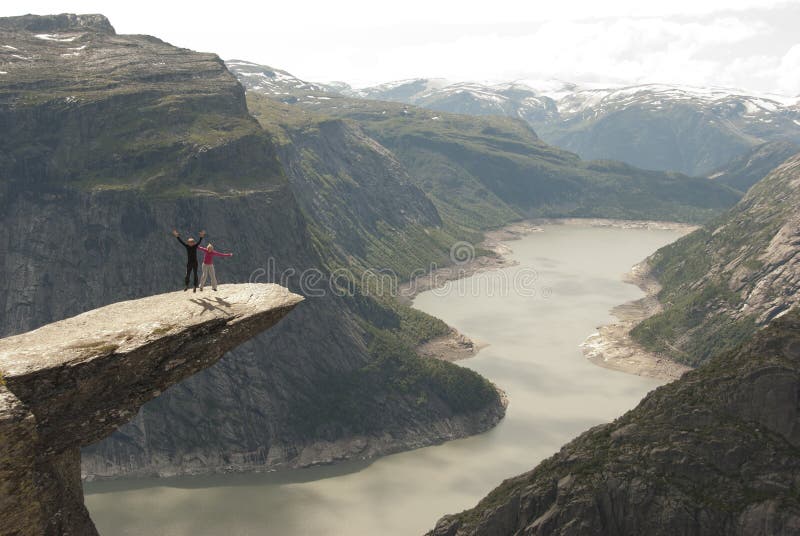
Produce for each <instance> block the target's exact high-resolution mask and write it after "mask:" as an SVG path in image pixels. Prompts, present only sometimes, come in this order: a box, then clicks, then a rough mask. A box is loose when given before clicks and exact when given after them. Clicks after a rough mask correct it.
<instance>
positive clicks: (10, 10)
mask: <svg viewBox="0 0 800 536" xmlns="http://www.w3.org/2000/svg"><path fill="white" fill-rule="evenodd" d="M799 5H800V2H798V0H793V1H785V0H703V1H698V0H670V1H669V2H642V1H641V0H605V1H603V2H597V1H596V0H595V1H575V0H559V1H556V2H532V1H529V2H522V1H520V0H492V1H491V2H488V1H486V0H481V1H476V0H459V1H453V0H447V1H442V0H439V1H431V0H405V1H403V2H392V3H387V2H376V1H375V0H369V1H364V0H339V1H336V2H331V1H328V0H326V1H318V0H305V1H304V2H264V3H261V4H255V3H252V2H244V1H243V0H229V1H228V2H225V3H224V4H220V3H219V2H211V1H209V0H198V1H194V2H161V1H160V2H155V1H152V0H140V1H139V2H136V3H130V2H113V3H111V2H107V1H103V0H71V2H70V3H69V6H68V9H69V10H70V11H73V12H103V13H105V14H106V15H108V16H109V17H110V18H111V22H112V24H114V25H115V27H116V28H117V30H118V31H120V32H121V33H147V34H151V35H156V36H158V37H161V38H162V39H165V40H166V41H169V42H171V43H174V44H176V45H179V46H185V47H189V48H194V49H197V50H205V51H214V52H217V53H218V54H220V55H221V56H222V57H224V58H233V57H237V58H243V59H249V60H252V61H257V62H262V63H266V64H270V65H273V66H275V67H280V68H283V69H287V70H289V71H290V72H292V73H294V74H296V75H298V76H301V77H303V78H306V79H310V80H320V81H325V80H345V81H348V82H351V83H355V84H358V85H364V84H370V83H377V82H383V81H386V80H393V79H399V78H410V77H416V76H428V77H446V78H449V79H453V80H465V79H478V80H502V79H509V78H526V77H537V78H546V77H561V78H565V79H569V80H576V79H577V80H578V81H580V80H582V79H583V80H596V81H600V80H604V79H605V80H608V81H618V82H619V81H627V82H643V81H658V82H676V83H691V84H718V85H719V84H726V85H735V86H741V87H745V88H750V87H752V88H753V89H760V90H773V91H776V90H781V91H793V92H796V91H798V90H800V88H798V84H797V78H796V75H795V74H794V73H796V72H798V69H797V63H796V62H797V55H798V52H792V50H794V49H793V48H792V49H791V50H789V49H787V44H789V43H791V44H794V43H799V42H800V40H799V39H797V38H795V37H794V35H795V33H796V29H795V28H794V27H792V26H789V28H790V29H788V30H787V29H786V28H783V29H781V30H780V31H782V32H784V34H783V35H784V39H783V44H782V45H781V47H782V48H780V50H778V48H776V47H777V45H775V46H774V47H772V48H771V49H769V50H763V48H764V46H763V41H767V42H769V41H771V40H772V39H771V38H772V36H773V35H774V33H775V32H777V31H778V30H777V29H776V28H774V27H771V26H770V25H771V24H772V23H768V22H765V21H764V20H762V18H759V16H756V15H758V14H759V13H760V14H764V13H768V12H769V13H773V12H780V10H784V11H786V10H789V11H786V12H787V13H790V14H793V15H794V17H795V18H796V17H797V15H798V13H800V11H798V10H797V6H799ZM64 9H65V6H64V3H63V0H26V1H25V2H22V1H14V0H7V1H5V2H3V3H2V5H0V14H2V15H12V14H20V13H24V12H35V13H52V12H62V11H64ZM770 10H773V11H770ZM775 10H777V11H775ZM754 14H755V15H754ZM774 18H775V17H774V16H773V19H774ZM784 18H787V19H788V18H791V17H784ZM759 36H760V37H759ZM757 37H758V38H760V39H761V40H762V49H760V50H759V51H758V54H756V53H752V52H749V51H748V49H747V43H748V42H749V41H748V40H751V39H754V38H757ZM775 41H776V42H777V40H775ZM789 46H791V45H789ZM733 47H738V48H736V50H737V53H736V57H731V54H727V55H726V52H725V51H726V49H733ZM790 70H791V72H790Z"/></svg>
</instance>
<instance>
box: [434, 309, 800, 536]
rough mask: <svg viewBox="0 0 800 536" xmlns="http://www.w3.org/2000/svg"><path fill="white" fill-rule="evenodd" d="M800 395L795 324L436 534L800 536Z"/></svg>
mask: <svg viewBox="0 0 800 536" xmlns="http://www.w3.org/2000/svg"><path fill="white" fill-rule="evenodd" d="M798 392H800V314H798V313H796V312H795V313H790V314H788V315H786V316H785V317H784V318H781V319H780V320H777V321H775V322H774V323H773V324H772V325H770V326H769V327H768V328H767V329H765V330H763V331H761V332H759V333H758V334H757V335H756V336H755V337H753V338H752V340H750V341H748V342H747V343H745V344H743V345H742V346H740V347H738V348H736V349H734V350H732V351H730V352H727V353H725V354H720V355H718V356H717V357H715V358H713V359H712V360H711V361H710V362H709V363H707V364H706V365H704V366H703V367H701V368H699V369H697V370H694V371H691V372H688V373H687V374H685V375H684V376H683V377H682V378H681V379H679V380H676V381H675V382H673V383H671V384H668V385H666V386H663V387H661V388H659V389H657V390H655V391H653V392H652V393H650V394H649V395H647V396H646V397H645V398H644V399H643V400H642V402H641V403H640V404H639V405H638V406H637V407H636V408H635V409H633V410H631V411H629V412H628V413H626V414H625V415H623V416H622V417H620V418H619V419H617V420H616V421H614V422H613V423H610V424H605V425H600V426H597V427H595V428H592V429H591V430H589V431H587V432H585V433H584V434H583V435H581V436H580V437H578V438H577V439H575V440H573V441H572V442H570V443H568V444H567V445H565V446H564V447H563V448H562V449H561V451H559V452H558V453H557V454H556V455H554V456H553V457H551V458H549V459H547V460H545V461H544V462H542V463H541V464H539V466H538V467H536V468H535V469H533V470H532V471H530V472H529V473H526V474H523V475H520V476H517V477H514V478H511V479H509V480H506V481H505V482H503V483H502V484H501V485H500V486H499V487H497V488H496V489H495V490H494V491H492V492H491V493H490V494H489V495H488V496H487V497H485V498H484V499H483V500H482V501H481V502H480V503H479V504H478V505H477V506H476V507H475V508H473V509H471V510H467V511H465V512H462V513H461V514H457V515H452V516H447V517H444V518H443V519H441V520H440V521H439V522H438V524H437V525H436V528H435V529H434V530H433V531H431V532H430V533H429V534H430V535H431V536H466V535H487V536H488V535H492V536H502V535H512V534H513V535H523V534H524V535H551V536H552V535H559V536H567V535H570V536H571V535H586V536H589V535H618V536H623V535H631V536H633V535H639V534H648V535H654V536H659V535H664V536H667V535H669V536H680V535H701V534H737V535H748V536H779V535H787V536H788V535H790V534H798V532H800V500H799V499H798V494H797V485H798V484H797V483H798V479H800V456H799V455H798V453H800V412H799V411H798Z"/></svg>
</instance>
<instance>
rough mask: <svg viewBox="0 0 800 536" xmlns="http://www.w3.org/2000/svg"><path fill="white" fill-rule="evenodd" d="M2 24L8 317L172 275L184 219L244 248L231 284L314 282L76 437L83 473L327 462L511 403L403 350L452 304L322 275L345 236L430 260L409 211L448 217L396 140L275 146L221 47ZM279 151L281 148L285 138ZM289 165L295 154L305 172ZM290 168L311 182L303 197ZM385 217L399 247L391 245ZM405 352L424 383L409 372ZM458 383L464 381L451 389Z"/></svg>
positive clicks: (471, 423)
mask: <svg viewBox="0 0 800 536" xmlns="http://www.w3.org/2000/svg"><path fill="white" fill-rule="evenodd" d="M0 37H1V38H2V40H1V41H0V42H1V43H2V44H3V45H8V47H13V49H15V50H13V49H12V48H8V47H0V62H3V63H2V64H3V67H2V68H0V70H2V71H4V72H5V74H2V75H0V125H2V128H3V132H5V133H8V135H6V136H3V137H2V139H0V228H2V229H3V231H4V232H3V233H1V234H0V335H11V334H15V333H20V332H23V331H27V330H30V329H33V328H36V327H39V326H41V325H43V324H46V323H49V322H53V321H57V320H60V319H63V318H66V317H68V316H72V315H75V314H77V313H79V312H81V311H83V310H86V309H90V308H95V307H101V306H104V305H107V304H109V303H113V302H116V301H119V300H124V299H135V298H141V297H144V296H148V295H152V294H156V293H162V292H167V291H169V290H171V289H175V288H180V287H181V286H182V278H183V274H182V264H183V263H184V262H185V257H183V255H184V253H183V251H182V249H181V248H180V246H178V244H177V243H176V241H175V240H174V239H173V238H172V237H171V236H170V235H169V231H170V230H171V229H172V228H173V227H177V228H179V229H180V230H181V231H182V232H184V233H196V232H197V231H198V230H199V229H200V228H201V227H204V228H206V229H207V230H208V232H209V235H208V239H209V240H210V241H212V242H213V243H214V244H215V245H216V246H217V247H218V248H220V249H223V250H233V251H234V252H235V254H236V255H235V257H234V258H232V259H225V260H224V263H222V262H221V263H220V266H218V274H219V276H220V278H221V280H222V281H223V282H230V281H237V282H246V281H250V280H254V281H260V282H281V283H282V284H284V285H285V286H287V287H289V288H290V289H291V290H292V291H294V292H304V293H309V292H313V294H314V296H313V298H312V299H309V300H307V301H306V302H305V303H304V304H303V305H301V306H300V307H298V310H297V311H296V312H295V314H293V315H291V317H289V318H287V320H286V322H282V323H281V324H280V325H279V326H277V327H276V328H275V329H273V330H270V331H268V332H266V333H264V334H262V335H260V336H258V337H255V338H254V339H253V340H252V341H250V342H248V343H246V344H244V345H242V346H240V347H239V348H237V349H235V350H234V351H233V352H232V355H233V357H232V358H231V359H228V360H223V361H221V362H220V363H218V364H217V365H215V366H214V367H211V368H209V369H208V370H206V371H204V372H202V373H200V374H197V375H196V376H195V377H193V378H190V379H188V380H187V381H186V382H184V383H182V384H181V385H179V386H176V387H174V388H173V389H170V390H169V391H167V392H166V393H164V395H163V396H162V397H159V398H158V399H156V400H154V401H152V402H150V403H148V404H146V405H145V406H144V407H143V408H142V409H141V410H140V412H139V413H138V415H136V417H135V418H134V419H133V420H132V422H130V423H129V424H127V425H125V426H123V427H122V428H121V429H120V430H118V431H117V432H115V433H114V434H112V436H111V437H110V438H107V439H106V440H104V441H102V442H101V443H98V444H94V445H92V446H90V447H88V448H86V449H84V451H83V474H84V476H86V477H93V476H120V475H153V474H159V475H173V474H182V473H197V472H208V471H235V470H247V469H251V468H258V469H264V468H278V467H295V466H303V465H309V464H314V463H326V462H331V461H335V460H339V459H344V458H347V457H350V456H358V457H368V456H374V455H378V454H383V453H387V452H393V451H396V450H399V449H402V448H411V447H416V446H421V445H426V444H431V443H435V442H440V441H443V440H446V439H450V438H454V437H462V436H464V435H467V434H469V433H475V432H478V431H483V430H485V429H487V428H488V427H490V426H492V425H493V424H494V423H496V422H497V421H498V420H499V419H500V418H501V417H502V414H503V406H502V403H501V400H500V397H499V396H498V395H497V393H495V392H494V391H493V390H492V389H491V386H489V385H488V382H485V380H483V379H481V378H480V377H479V376H478V375H477V374H475V373H473V372H471V371H468V370H466V369H463V368H461V367H457V366H447V367H441V366H439V365H438V364H436V363H427V362H424V361H420V360H419V359H418V358H417V357H416V356H414V355H413V354H409V353H408V350H409V348H410V347H412V346H413V344H414V343H415V342H416V340H417V339H418V338H420V337H423V338H424V337H429V336H430V335H431V334H430V333H428V332H427V331H426V330H428V329H429V328H430V326H433V327H434V328H436V327H437V326H439V324H441V323H439V324H437V323H436V322H435V321H431V319H430V318H429V317H427V318H424V319H420V317H418V316H413V315H412V314H411V313H409V311H408V310H406V309H404V310H397V309H396V308H393V307H392V306H391V303H388V302H387V303H378V302H377V301H376V300H374V299H372V298H370V297H369V296H364V295H361V294H359V295H354V296H349V295H345V296H339V295H334V294H333V293H332V292H331V286H330V273H331V267H330V266H329V259H330V258H332V257H333V255H329V254H330V253H331V252H336V253H337V258H339V259H344V260H345V261H349V259H351V258H354V255H351V254H350V253H351V252H350V251H349V249H350V248H352V249H353V253H357V251H356V246H358V247H361V245H363V246H364V247H362V249H363V250H364V251H369V248H370V247H372V246H374V245H375V244H380V246H379V247H378V248H376V249H380V250H381V251H393V255H394V258H402V257H404V256H406V257H407V258H408V259H415V258H423V257H422V256H417V257H415V254H416V252H417V251H418V250H417V249H415V247H416V246H415V243H414V242H415V241H413V240H411V239H409V237H407V236H406V235H405V231H404V229H405V228H406V226H407V225H409V224H413V225H415V226H416V229H418V230H419V231H420V233H421V232H422V230H423V228H424V230H428V229H432V231H433V232H436V231H435V226H436V225H437V222H438V221H439V218H438V214H437V212H436V210H435V208H433V207H432V205H431V203H430V202H429V201H428V200H427V199H426V198H425V197H424V195H423V194H422V193H421V192H420V191H419V190H418V189H417V188H416V187H414V186H413V185H408V184H405V185H404V184H401V183H400V182H401V181H402V180H403V178H404V177H403V174H402V173H399V172H396V171H392V170H391V169H389V168H386V169H382V168H383V167H384V166H390V165H391V162H392V160H391V158H389V157H388V156H387V155H386V154H385V151H384V150H383V149H381V148H380V147H372V148H370V146H369V144H371V143H373V144H374V142H371V141H370V140H368V139H366V138H365V137H364V136H363V135H359V134H358V132H357V131H353V134H352V135H350V134H349V131H348V130H347V129H344V128H340V125H335V124H334V125H332V126H333V127H334V128H332V129H330V130H325V132H324V135H319V133H314V132H311V133H309V135H307V136H305V137H303V138H302V139H301V138H300V137H299V134H298V138H297V139H296V140H292V141H297V143H298V144H299V145H301V146H302V147H303V149H304V150H303V151H302V153H300V152H299V151H294V152H295V153H298V154H300V156H302V154H307V153H308V154H312V155H319V158H320V159H321V160H323V162H322V164H326V163H328V164H330V166H329V167H328V168H325V167H324V166H322V165H321V164H320V162H319V161H317V160H315V158H316V156H313V157H302V158H300V157H298V158H297V159H293V160H291V161H288V158H287V162H286V163H285V164H284V163H282V162H280V161H279V159H278V156H279V155H278V154H277V150H276V143H275V140H276V138H277V137H278V136H280V133H279V132H277V131H275V132H267V131H265V130H264V129H263V128H261V126H260V125H259V124H258V122H257V121H256V120H255V119H254V118H253V117H251V116H250V114H249V113H248V108H247V104H246V102H245V98H244V90H243V89H242V87H241V85H239V83H238V82H237V81H236V79H235V77H234V76H233V75H231V74H230V73H229V72H228V71H227V70H226V69H225V66H224V64H223V63H222V62H221V61H220V59H219V58H218V57H217V56H215V55H213V54H202V53H197V52H193V51H191V50H186V49H180V48H177V47H173V46H171V45H169V44H167V43H164V42H163V41H160V40H158V39H156V38H153V37H148V36H131V35H119V34H116V33H115V32H114V30H113V28H112V27H111V25H110V24H109V23H108V21H107V20H106V19H105V18H104V17H102V16H94V15H90V16H84V15H77V16H76V15H63V16H60V15H59V16H43V17H38V16H25V17H13V18H8V19H0ZM16 56H20V57H19V58H18V57H16ZM350 147H355V149H357V150H355V151H353V153H349V152H348V149H349V148H350ZM284 149H285V147H283V145H282V146H281V150H282V152H283V154H282V155H280V156H287V157H289V156H291V157H292V158H294V157H293V155H292V154H289V153H291V152H292V151H291V148H289V149H285V150H284ZM284 165H286V166H289V165H294V166H295V167H294V168H293V169H292V170H291V171H292V173H291V174H290V175H291V176H292V177H293V178H296V179H298V180H297V182H296V183H290V182H288V181H287V180H286V175H287V174H288V173H284V171H283V167H284ZM317 172H319V173H317ZM314 173H317V174H315V175H311V174H314ZM332 173H337V174H340V175H341V177H342V179H343V180H342V182H341V184H340V185H339V186H341V187H342V188H341V189H338V187H337V188H336V189H334V191H335V194H333V195H330V196H329V197H328V198H329V199H332V198H336V197H337V196H339V195H341V196H343V197H346V198H344V199H342V200H341V202H339V203H338V204H335V205H331V207H335V208H336V211H335V212H332V213H326V214H324V216H325V218H319V220H317V221H319V222H320V223H319V224H317V226H316V227H314V226H313V225H312V224H310V223H309V219H308V218H307V214H304V212H308V213H310V214H311V215H312V216H313V215H315V211H316V208H317V207H319V206H320V204H319V203H315V202H310V201H309V200H314V199H316V198H317V196H322V198H324V195H327V192H330V191H331V190H329V189H328V188H327V184H326V182H325V180H320V181H317V178H320V179H325V178H330V177H331V176H332ZM348 173H349V175H348ZM304 174H308V175H309V176H311V177H312V178H305V175H304ZM323 175H324V176H323ZM373 176H374V177H375V178H376V181H375V182H374V183H372V182H370V181H371V180H372V178H373ZM350 177H353V178H354V179H353V180H350ZM377 179H380V180H379V181H378V180H377ZM336 180H339V179H338V177H336ZM395 182H398V183H397V184H394V183H395ZM358 183H361V184H362V185H363V188H362V187H359V184H358ZM294 184H297V185H298V186H302V185H305V186H306V189H305V190H303V191H302V192H300V193H302V194H303V196H302V200H303V204H302V206H301V205H300V204H299V203H298V198H300V197H301V196H300V195H299V194H298V193H296V192H295V191H294V190H293V186H294ZM383 187H386V188H387V189H388V188H389V187H392V188H393V189H391V190H390V191H392V192H393V193H396V194H398V195H396V196H395V197H394V198H393V200H392V201H393V203H392V204H391V206H387V205H381V206H382V207H384V208H387V210H385V211H384V210H381V211H376V210H371V208H370V207H369V206H367V205H368V204H369V203H372V202H373V201H375V197H374V194H375V193H376V191H377V190H379V189H380V188H383ZM362 209H363V210H362ZM348 211H349V212H348ZM382 212H385V214H382ZM351 213H352V214H355V216H354V217H353V218H350V219H348V218H349V215H350V214H351ZM328 222H331V223H337V222H342V223H341V224H339V225H338V226H337V227H333V229H334V230H335V231H336V236H334V235H333V233H329V234H326V233H325V232H324V231H325V229H322V230H323V232H322V233H319V232H318V231H319V229H320V226H321V225H327V224H328ZM417 222H418V223H417ZM312 223H314V220H312ZM365 224H369V225H365ZM428 226H430V227H428ZM353 229H357V230H358V231H359V234H358V235H355V234H354V233H351V232H350V231H351V230H353ZM362 231H363V232H362ZM351 234H352V235H353V237H355V238H357V239H358V241H354V240H351V236H350V235H351ZM386 236H391V237H392V241H391V244H394V245H402V246H403V247H390V246H389V245H387V244H388V242H386V243H381V240H382V239H383V237H386ZM339 238H342V239H341V240H339ZM340 247H341V248H342V249H340ZM448 248H449V245H448V247H447V248H444V250H445V251H447V249H448ZM440 249H441V247H440ZM395 252H396V253H395ZM406 254H408V255H406ZM367 257H369V259H370V260H371V262H376V261H375V258H376V257H375V256H374V255H372V254H370V255H367ZM420 264H421V265H422V266H423V267H425V266H427V263H425V262H422V263H420ZM371 266H374V267H380V266H381V264H377V265H371ZM303 278H305V279H303ZM312 287H313V288H312ZM408 326H412V327H413V328H414V329H413V330H411V331H412V332H413V331H417V332H416V333H410V330H408V329H406V328H407V327H408ZM439 328H441V326H439ZM445 328H446V326H445ZM433 334H435V330H434V331H433ZM400 337H402V339H403V340H402V342H401V343H400V344H389V345H387V344H383V343H385V342H386V340H387V339H394V340H395V342H396V339H398V338H400ZM381 341H383V343H382V342H381ZM403 364H406V365H408V366H402V365H403ZM376 371H377V372H379V374H378V375H379V376H380V377H379V378H375V377H374V373H375V372H376ZM412 372H413V374H414V375H415V376H414V380H415V382H416V383H414V384H413V388H412V389H410V390H408V391H407V392H400V390H399V389H398V386H408V385H409V383H408V382H407V381H405V380H406V378H404V377H403V374H410V373H412ZM371 375H373V376H371ZM451 380H452V382H451ZM451 383H454V384H458V385H469V386H472V387H474V389H473V390H472V391H471V392H470V393H467V394H466V396H459V397H456V396H453V395H452V393H449V392H448V387H447V386H448V385H450V384H451ZM344 386H350V387H351V388H349V389H346V388H344ZM420 400H425V401H426V402H425V403H423V404H420V402H419V401H420ZM459 400H461V401H463V400H468V401H470V402H471V403H474V404H473V405H471V406H464V405H463V404H461V405H459V402H457V401H459ZM334 410H338V412H334ZM353 410H354V411H353ZM221 422H224V423H225V426H219V424H220V423H221Z"/></svg>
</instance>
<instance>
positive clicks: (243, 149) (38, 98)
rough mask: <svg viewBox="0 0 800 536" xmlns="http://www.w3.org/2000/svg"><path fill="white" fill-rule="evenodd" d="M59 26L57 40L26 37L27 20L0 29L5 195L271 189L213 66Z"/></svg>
mask: <svg viewBox="0 0 800 536" xmlns="http://www.w3.org/2000/svg"><path fill="white" fill-rule="evenodd" d="M70 17H74V16H67V15H64V16H57V17H53V18H52V19H53V21H54V22H52V23H50V25H51V27H54V28H59V30H58V31H59V32H60V33H59V34H58V35H59V36H60V37H59V39H58V40H54V39H43V38H40V37H37V35H38V33H39V32H40V31H41V26H40V25H41V22H40V21H41V19H39V18H37V17H33V16H30V17H28V16H26V17H12V18H6V19H2V21H0V41H1V42H2V43H4V45H5V47H0V63H2V64H3V71H5V73H6V74H4V75H3V76H2V77H0V103H2V104H3V105H2V106H0V124H2V125H3V133H4V135H3V136H2V138H0V174H2V176H3V177H4V179H5V180H6V181H8V183H9V186H10V187H11V188H12V189H22V188H24V189H29V188H36V189H38V190H47V189H53V188H61V187H65V186H66V187H72V188H78V189H84V190H86V189H131V188H133V189H140V190H142V191H144V192H147V193H148V194H155V195H171V196H174V195H186V194H188V193H190V192H191V191H198V190H200V191H214V192H227V191H229V190H231V189H236V190H242V189H246V190H253V189H270V188H272V187H274V186H275V185H277V184H280V183H281V182H282V177H281V169H280V167H279V165H278V162H277V160H276V158H275V150H274V147H273V146H272V144H271V143H270V140H269V138H268V137H267V136H266V135H265V134H264V132H263V131H262V130H261V129H260V128H259V126H258V124H257V122H256V121H254V120H253V119H252V117H250V116H249V115H248V113H247V107H246V103H245V99H244V94H243V91H242V88H241V86H240V85H239V84H238V83H237V81H236V79H235V78H234V77H233V76H232V75H231V74H230V73H229V72H228V71H227V70H226V68H225V66H224V64H223V62H222V61H221V60H220V59H219V58H218V57H217V56H215V55H213V54H202V53H197V52H192V51H187V50H181V49H176V48H175V47H173V46H171V45H169V44H167V43H164V42H163V41H160V40H158V39H155V38H152V37H147V36H130V35H128V36H118V35H116V34H115V33H114V30H113V28H112V27H111V25H110V24H109V23H108V21H107V20H106V19H105V18H104V17H101V16H97V17H96V20H95V21H93V22H88V17H83V18H77V19H74V20H73V19H71V18H70ZM56 19H58V20H56ZM53 31H55V30H53Z"/></svg>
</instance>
